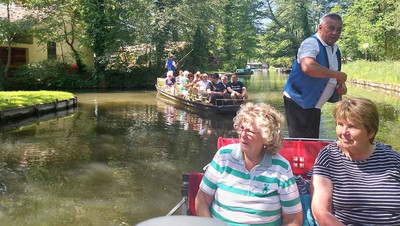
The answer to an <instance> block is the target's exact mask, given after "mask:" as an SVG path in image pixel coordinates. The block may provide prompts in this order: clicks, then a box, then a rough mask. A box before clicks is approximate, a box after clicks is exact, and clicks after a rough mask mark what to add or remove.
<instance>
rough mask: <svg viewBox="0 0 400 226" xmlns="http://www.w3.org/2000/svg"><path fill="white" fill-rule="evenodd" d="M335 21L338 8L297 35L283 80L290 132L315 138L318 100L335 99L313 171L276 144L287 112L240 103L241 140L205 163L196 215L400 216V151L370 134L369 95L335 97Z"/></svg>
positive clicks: (283, 218) (386, 220) (232, 220)
mask: <svg viewBox="0 0 400 226" xmlns="http://www.w3.org/2000/svg"><path fill="white" fill-rule="evenodd" d="M341 29H342V19H341V17H340V16H339V15H337V14H328V15H325V16H324V17H323V18H322V19H321V22H320V24H319V26H318V33H317V34H316V35H314V36H312V37H310V38H308V39H306V40H305V41H304V42H303V43H302V44H301V47H300V49H299V51H298V55H297V58H296V60H295V62H294V64H293V67H292V73H291V74H290V75H289V78H288V81H287V84H286V86H285V88H284V105H285V112H286V119H287V122H288V127H289V136H290V137H316V138H318V136H319V124H320V116H321V110H320V109H321V107H322V106H323V105H324V104H325V103H326V102H327V101H332V102H336V104H335V106H334V110H333V116H334V119H335V122H336V135H337V140H336V141H333V142H332V143H330V144H328V145H327V146H325V147H324V148H323V149H322V150H321V151H320V152H319V154H318V156H317V158H316V161H315V163H314V166H313V167H312V169H311V171H310V173H309V174H308V177H309V178H310V179H311V180H310V181H307V183H296V182H297V181H298V180H297V179H298V177H295V176H294V175H293V172H292V169H291V165H290V163H289V161H287V160H286V159H285V158H283V157H282V156H281V155H279V154H277V151H278V150H279V149H280V148H281V147H282V142H283V128H284V126H283V124H284V117H283V115H281V113H279V112H278V111H277V110H276V109H274V108H273V107H271V106H269V105H267V104H263V103H256V104H254V103H246V104H244V105H242V106H241V108H240V110H239V111H238V112H237V115H236V117H235V118H234V119H233V121H234V128H235V130H236V132H237V134H238V137H239V143H238V144H231V145H228V146H225V147H222V148H220V149H219V150H218V151H217V153H216V154H215V156H214V158H213V160H212V161H211V163H210V164H208V165H207V167H206V171H205V173H204V177H203V179H202V182H201V184H200V189H199V191H198V193H197V196H196V202H195V204H196V213H197V215H199V216H206V217H214V218H218V219H221V220H223V221H224V222H226V223H227V224H229V225H282V224H283V225H303V223H304V224H305V225H313V224H315V225H316V224H318V225H400V154H399V153H398V152H396V151H395V150H393V149H392V148H391V146H389V145H384V144H381V143H379V142H377V141H375V136H376V134H377V132H378V129H379V121H380V120H379V113H378V110H377V108H376V106H375V104H374V103H373V102H372V101H370V100H368V99H364V98H350V99H345V100H340V96H341V95H344V94H346V92H347V88H346V85H345V84H344V83H345V81H346V79H347V75H346V74H345V73H343V72H340V52H339V50H338V48H337V46H336V45H335V42H336V41H337V40H338V38H339V37H340V34H341ZM336 53H337V54H336ZM338 62H339V63H338ZM215 81H216V80H215ZM217 92H218V91H216V92H215V94H217ZM218 94H222V93H218ZM305 151H306V150H305ZM300 182H304V181H302V180H301V178H300ZM307 185H309V186H310V188H309V190H310V191H311V194H308V196H304V194H300V192H299V190H303V189H299V187H300V186H307ZM305 190H308V189H305ZM307 197H311V198H310V199H308V200H307ZM310 208H311V209H310ZM314 220H315V221H316V223H315V221H314Z"/></svg>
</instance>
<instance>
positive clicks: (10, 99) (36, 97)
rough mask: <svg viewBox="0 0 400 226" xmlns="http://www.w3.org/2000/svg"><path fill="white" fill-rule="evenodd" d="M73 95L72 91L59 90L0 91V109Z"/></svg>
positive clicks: (62, 98)
mask: <svg viewBox="0 0 400 226" xmlns="http://www.w3.org/2000/svg"><path fill="white" fill-rule="evenodd" d="M72 97H74V95H73V94H72V93H68V92H60V91H13V92H0V110H2V109H7V108H17V107H23V106H30V105H34V104H42V103H48V102H53V101H55V100H56V99H58V100H65V99H69V98H72Z"/></svg>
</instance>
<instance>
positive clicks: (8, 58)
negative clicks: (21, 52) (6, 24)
mask: <svg viewBox="0 0 400 226" xmlns="http://www.w3.org/2000/svg"><path fill="white" fill-rule="evenodd" d="M10 65H11V39H10V37H7V64H6V67H5V68H4V76H7V75H8V72H9V70H10Z"/></svg>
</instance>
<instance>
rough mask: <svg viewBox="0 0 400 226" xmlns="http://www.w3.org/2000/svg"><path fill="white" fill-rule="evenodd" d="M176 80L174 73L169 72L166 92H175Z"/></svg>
mask: <svg viewBox="0 0 400 226" xmlns="http://www.w3.org/2000/svg"><path fill="white" fill-rule="evenodd" d="M174 88H175V78H174V72H173V71H168V72H167V78H166V79H165V91H167V92H170V93H172V94H173V93H174V92H173V91H174V90H175V89H174Z"/></svg>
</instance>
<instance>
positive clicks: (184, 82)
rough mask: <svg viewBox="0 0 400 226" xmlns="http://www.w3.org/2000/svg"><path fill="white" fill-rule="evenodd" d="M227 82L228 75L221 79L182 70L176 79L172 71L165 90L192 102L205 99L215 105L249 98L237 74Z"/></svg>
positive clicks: (166, 80) (214, 74) (217, 76)
mask: <svg viewBox="0 0 400 226" xmlns="http://www.w3.org/2000/svg"><path fill="white" fill-rule="evenodd" d="M227 81H228V77H227V76H226V75H222V76H221V77H220V76H219V74H218V73H212V74H209V75H207V74H206V73H203V74H202V73H200V72H199V71H198V72H196V73H195V74H193V73H191V72H189V71H187V70H185V71H182V70H181V71H179V75H178V76H176V77H175V76H174V72H173V71H172V70H171V71H168V72H167V78H166V79H165V87H164V88H165V89H167V90H168V91H169V92H170V93H173V94H175V95H181V96H182V97H184V98H186V99H190V100H202V99H203V97H204V99H206V100H207V102H208V103H211V104H214V105H223V104H226V103H229V100H230V99H242V100H246V99H247V98H248V96H247V89H246V87H245V85H244V84H243V83H242V82H240V81H238V78H237V76H236V75H235V74H233V75H231V78H230V82H227Z"/></svg>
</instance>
